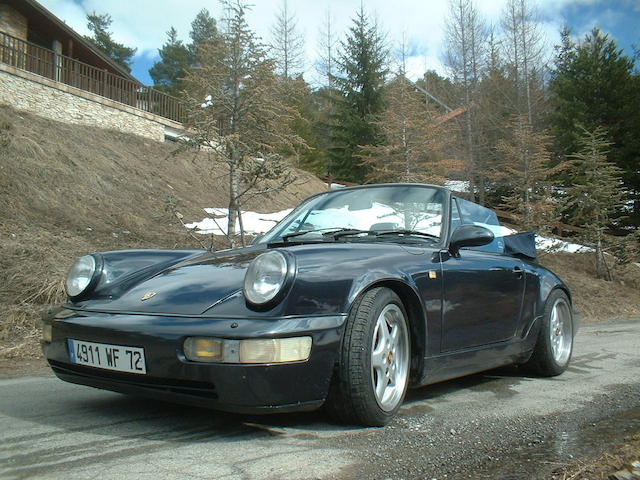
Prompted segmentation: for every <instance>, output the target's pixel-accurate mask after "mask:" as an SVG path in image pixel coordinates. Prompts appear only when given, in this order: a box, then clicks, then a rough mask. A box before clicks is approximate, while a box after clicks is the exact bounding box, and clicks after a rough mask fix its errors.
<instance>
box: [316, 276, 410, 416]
mask: <svg viewBox="0 0 640 480" xmlns="http://www.w3.org/2000/svg"><path fill="white" fill-rule="evenodd" d="M410 362H411V344H410V338H409V328H408V322H407V314H406V311H405V308H404V306H403V304H402V301H401V300H400V298H399V297H398V296H397V295H396V294H395V293H394V292H393V291H392V290H390V289H388V288H374V289H372V290H369V291H368V292H366V293H365V294H364V295H363V296H362V298H361V299H360V300H359V301H358V302H357V303H356V304H355V305H354V307H353V308H352V311H351V313H350V314H349V317H348V319H347V323H346V326H345V333H344V337H343V340H342V346H341V351H340V357H339V359H338V362H337V365H336V370H335V372H334V377H333V380H332V385H331V389H330V392H329V397H328V398H327V408H328V409H329V411H330V412H331V413H332V414H333V415H334V416H335V417H337V418H338V419H339V420H340V421H342V422H345V423H355V424H359V425H365V426H383V425H385V424H387V423H388V422H389V421H390V420H391V419H392V418H393V416H394V415H395V414H396V412H397V411H398V409H399V408H400V406H401V405H402V401H403V400H404V396H405V393H406V391H407V385H408V384H409V370H410Z"/></svg>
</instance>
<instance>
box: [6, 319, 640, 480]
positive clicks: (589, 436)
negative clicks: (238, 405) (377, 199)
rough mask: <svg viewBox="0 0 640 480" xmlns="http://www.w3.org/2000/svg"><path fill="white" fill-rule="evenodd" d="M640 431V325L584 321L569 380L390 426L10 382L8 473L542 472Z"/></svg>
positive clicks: (509, 385) (411, 401)
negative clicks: (348, 423) (219, 409)
mask: <svg viewBox="0 0 640 480" xmlns="http://www.w3.org/2000/svg"><path fill="white" fill-rule="evenodd" d="M638 431H640V321H635V322H624V323H608V324H598V325H591V326H585V327H583V328H582V330H581V331H580V333H579V334H578V337H577V339H576V347H575V353H574V359H573V363H572V366H571V367H570V369H569V371H567V372H565V374H563V375H562V376H560V377H556V378H553V379H540V378H526V377H522V376H520V375H519V373H518V372H517V371H516V370H514V369H503V370H499V371H492V372H488V373H486V374H482V375H475V376H472V377H467V378H464V379H460V380H456V381H451V382H446V383H443V384H440V385H436V386H430V387H425V388H422V389H419V390H414V391H412V392H410V394H409V397H408V399H407V401H406V402H405V405H404V406H403V408H402V410H401V412H400V415H399V416H398V418H397V419H396V420H395V421H394V422H393V423H392V424H390V425H388V426H387V427H385V428H381V429H373V428H371V429H361V428H351V427H348V428H347V427H344V426H340V425H335V424H332V423H330V422H329V420H328V419H327V418H326V417H325V416H324V415H323V414H322V413H311V414H295V415H278V416H268V417H249V416H241V415H229V414H224V413H218V412H214V411H208V410H204V409H195V408H191V407H183V406H175V405H169V404H166V403H160V402H154V401H149V400H143V399H138V398H132V397H127V396H123V395H119V394H115V393H110V392H103V391H99V390H94V389H91V388H88V387H81V386H76V385H71V384H67V383H64V382H62V381H60V380H57V379H56V378H55V377H53V376H52V375H47V376H37V377H20V378H14V379H7V380H0V478H47V479H65V480H68V479H76V478H77V479H91V478H100V479H119V478H123V479H124V478H126V479H147V478H148V479H154V480H156V479H164V478H170V479H214V478H215V479H230V480H231V479H234V480H235V479H282V480H285V479H325V478H329V479H330V478H339V479H342V478H344V479H413V478H416V479H418V478H419V479H443V478H447V479H456V478H487V479H489V478H490V479H521V478H522V479H524V478H541V476H542V475H544V474H545V473H548V472H550V471H551V470H553V469H554V468H557V467H558V466H560V465H563V464H566V463H570V462H574V461H580V460H581V459H583V458H585V457H588V456H593V455H595V454H597V453H600V452H602V451H605V450H606V449H607V448H609V447H610V446H611V445H613V444H615V443H617V442H619V441H622V440H623V439H624V437H625V436H626V435H629V434H630V433H632V432H638Z"/></svg>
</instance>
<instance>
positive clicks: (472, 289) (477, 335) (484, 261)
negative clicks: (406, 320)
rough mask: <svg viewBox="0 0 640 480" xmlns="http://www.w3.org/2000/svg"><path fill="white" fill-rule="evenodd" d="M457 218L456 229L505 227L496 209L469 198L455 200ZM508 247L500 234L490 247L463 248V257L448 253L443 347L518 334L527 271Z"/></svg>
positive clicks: (444, 266)
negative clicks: (467, 225) (508, 252)
mask: <svg viewBox="0 0 640 480" xmlns="http://www.w3.org/2000/svg"><path fill="white" fill-rule="evenodd" d="M458 208H459V211H456V209H458ZM451 219H452V230H453V229H454V228H455V227H456V226H457V225H456V223H457V224H460V223H475V224H480V225H483V226H487V227H488V228H490V229H491V230H494V234H495V233H496V232H499V222H498V220H497V217H496V216H495V213H494V212H493V211H491V210H489V209H486V208H484V207H481V206H480V205H476V204H473V203H472V202H468V201H466V200H461V199H455V198H454V199H453V202H452V215H451ZM503 251H504V242H503V241H502V239H501V238H499V236H497V237H496V240H494V242H492V243H491V244H489V245H487V246H483V247H471V248H463V249H461V250H460V255H459V256H457V257H454V256H451V255H447V254H443V257H442V274H443V309H442V337H441V339H442V340H441V350H442V351H443V352H451V351H455V350H463V349H467V348H472V347H477V346H480V345H488V344H493V343H497V342H502V341H505V340H509V339H510V338H512V337H513V336H514V335H515V333H516V331H517V328H518V325H519V322H520V317H521V311H522V299H523V294H524V286H525V276H524V271H523V263H522V262H521V261H520V260H519V259H517V258H515V257H511V256H509V255H505V254H504V253H503Z"/></svg>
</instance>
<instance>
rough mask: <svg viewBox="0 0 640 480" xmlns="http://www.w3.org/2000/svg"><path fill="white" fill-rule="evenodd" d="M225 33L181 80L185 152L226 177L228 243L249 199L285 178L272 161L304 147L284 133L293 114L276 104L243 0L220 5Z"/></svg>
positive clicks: (268, 65)
mask: <svg viewBox="0 0 640 480" xmlns="http://www.w3.org/2000/svg"><path fill="white" fill-rule="evenodd" d="M223 5H224V6H225V10H226V14H227V17H226V19H225V29H224V31H223V32H222V33H221V34H220V36H219V38H218V40H219V41H216V42H205V43H203V44H202V45H201V46H200V47H199V51H198V58H199V65H198V66H196V67H194V68H193V69H192V70H191V72H190V73H189V74H188V75H187V77H186V78H185V86H186V92H187V111H188V122H187V124H188V126H189V127H190V128H191V129H192V130H193V132H194V133H193V135H192V139H191V141H190V143H191V144H195V145H196V146H198V147H200V148H203V149H204V151H205V152H207V153H208V154H209V155H210V157H211V160H212V162H215V163H216V164H218V165H225V166H226V167H227V169H228V170H227V171H228V175H229V223H228V238H229V241H230V243H231V245H232V246H235V244H236V227H235V226H236V220H238V221H239V224H240V234H241V240H242V242H244V236H243V227H242V217H241V216H240V210H241V207H242V205H243V204H244V202H246V201H247V200H248V199H250V198H252V197H255V196H258V195H263V194H265V193H268V192H273V191H276V190H279V189H281V188H283V187H284V186H286V185H287V184H289V183H290V182H291V181H292V179H293V178H292V176H291V174H290V172H289V170H288V169H287V168H286V165H285V164H284V162H283V160H282V156H281V155H280V154H279V153H280V152H282V151H283V150H288V151H289V152H293V151H295V149H296V148H299V147H300V146H301V145H303V144H304V142H303V140H302V139H301V138H300V137H299V136H297V135H296V134H295V133H293V132H292V131H291V127H290V125H291V124H292V122H293V120H294V117H295V115H296V112H295V111H294V110H292V109H291V108H289V107H288V106H287V105H286V104H285V103H284V102H283V101H282V99H283V98H284V96H285V95H284V93H283V92H282V91H281V85H282V84H281V82H279V81H278V77H277V75H276V74H275V64H274V62H273V60H271V59H270V58H269V57H268V56H267V54H266V51H265V49H264V47H263V46H262V45H260V43H259V42H258V39H257V37H256V35H255V33H254V32H253V31H252V30H251V29H250V28H249V26H248V25H247V22H246V10H247V5H246V4H245V3H244V2H243V1H242V0H229V1H225V2H223Z"/></svg>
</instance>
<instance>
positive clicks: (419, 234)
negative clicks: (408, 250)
mask: <svg viewBox="0 0 640 480" xmlns="http://www.w3.org/2000/svg"><path fill="white" fill-rule="evenodd" d="M375 233H376V236H378V237H382V236H387V235H413V236H416V237H425V238H430V239H433V240H440V237H439V236H437V235H432V234H431V233H427V232H421V231H419V230H406V229H399V230H382V231H379V232H375Z"/></svg>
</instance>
